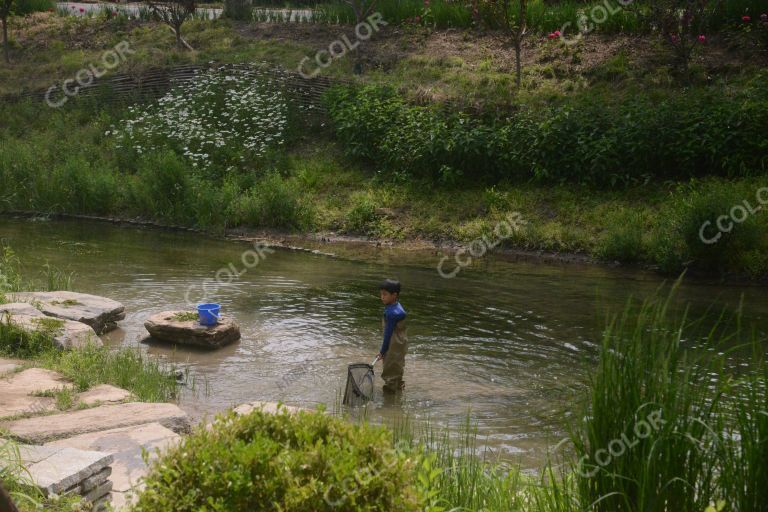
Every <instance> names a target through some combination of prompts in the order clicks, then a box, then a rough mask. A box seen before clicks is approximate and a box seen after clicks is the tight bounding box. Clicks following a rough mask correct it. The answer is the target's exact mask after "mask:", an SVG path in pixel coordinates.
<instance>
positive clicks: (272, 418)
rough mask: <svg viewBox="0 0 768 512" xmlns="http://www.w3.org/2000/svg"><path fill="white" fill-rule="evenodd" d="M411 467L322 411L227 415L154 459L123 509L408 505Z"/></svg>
mask: <svg viewBox="0 0 768 512" xmlns="http://www.w3.org/2000/svg"><path fill="white" fill-rule="evenodd" d="M414 469H415V468H414V464H413V462H412V461H411V460H410V459H409V458H408V457H407V455H406V454H405V453H403V452H400V451H397V450H394V449H393V448H392V438H391V433H389V432H387V430H385V429H383V428H376V427H371V426H367V425H354V424H352V423H349V422H347V421H344V420H343V419H340V418H335V417H332V416H329V415H326V414H323V413H322V412H315V413H309V412H298V413H296V414H292V413H289V412H287V411H285V410H283V411H280V412H279V413H277V414H269V413H265V412H262V411H259V410H257V411H254V412H252V413H250V414H248V415H245V416H241V417H236V416H235V415H234V413H230V414H229V415H224V416H220V417H219V418H218V419H217V421H216V423H215V424H214V426H213V428H210V429H209V428H205V427H201V428H198V429H197V430H195V431H194V432H193V433H192V435H190V436H188V437H186V438H184V439H183V440H182V441H181V443H180V444H179V445H178V446H176V447H174V448H171V449H170V450H169V451H167V452H166V453H165V454H164V455H162V456H161V457H160V458H159V459H158V460H157V461H156V462H155V463H153V464H152V466H151V470H150V474H149V475H148V476H147V477H146V479H145V482H146V489H145V490H144V491H143V492H142V494H141V495H140V496H139V498H138V501H137V503H136V505H135V506H134V507H132V509H131V510H132V511H133V512H144V511H152V512H155V511H157V510H163V511H166V512H182V511H203V510H206V511H222V512H224V511H232V510H274V511H279V510H290V511H295V512H301V511H307V512H310V511H311V512H321V511H329V512H330V511H340V512H343V511H376V510H380V511H387V512H389V511H408V510H412V511H416V510H420V509H419V508H418V502H417V494H416V490H415V489H414V486H413V483H412V475H413V473H414ZM182 482H183V485H180V483H182Z"/></svg>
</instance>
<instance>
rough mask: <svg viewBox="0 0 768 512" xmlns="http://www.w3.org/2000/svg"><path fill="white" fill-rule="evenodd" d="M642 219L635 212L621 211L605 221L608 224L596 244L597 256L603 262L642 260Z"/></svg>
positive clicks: (634, 261) (633, 261) (640, 215)
mask: <svg viewBox="0 0 768 512" xmlns="http://www.w3.org/2000/svg"><path fill="white" fill-rule="evenodd" d="M643 221H644V219H643V216H642V214H640V213H638V212H635V211H622V212H621V213H620V214H618V215H615V216H613V217H611V218H610V219H606V222H610V224H609V225H608V226H606V227H607V229H606V232H605V234H604V235H603V237H602V238H601V239H600V241H599V242H598V246H597V250H596V252H597V255H598V257H599V258H601V259H603V260H609V261H621V262H628V263H636V262H638V261H642V260H644V259H645V258H644V247H643V233H644V222H643Z"/></svg>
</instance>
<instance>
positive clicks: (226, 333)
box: [144, 311, 240, 348]
mask: <svg viewBox="0 0 768 512" xmlns="http://www.w3.org/2000/svg"><path fill="white" fill-rule="evenodd" d="M191 316H192V315H191V313H189V312H186V311H163V312H162V313H157V314H155V315H152V316H151V317H149V319H148V320H147V321H146V322H144V327H146V329H147V331H149V334H150V335H151V336H152V338H154V339H157V340H160V341H165V342H168V343H176V344H179V345H194V346H198V347H204V348H219V347H222V346H224V345H227V344H229V343H232V342H235V341H237V340H239V339H240V327H239V326H238V325H237V323H236V322H235V321H234V320H233V319H230V318H222V319H221V320H220V321H219V323H218V324H217V325H214V326H211V327H206V326H204V325H200V324H199V323H198V321H197V320H196V319H195V320H192V319H191ZM195 316H196V314H195ZM188 318H189V319H188Z"/></svg>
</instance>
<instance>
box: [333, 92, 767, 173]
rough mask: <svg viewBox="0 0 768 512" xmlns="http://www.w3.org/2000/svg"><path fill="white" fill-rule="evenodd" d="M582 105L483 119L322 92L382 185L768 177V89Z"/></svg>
mask: <svg viewBox="0 0 768 512" xmlns="http://www.w3.org/2000/svg"><path fill="white" fill-rule="evenodd" d="M603 100H604V98H602V97H599V96H598V97H594V96H586V95H585V96H582V97H579V98H575V99H573V100H570V101H569V103H568V104H566V105H558V106H552V107H546V108H542V109H540V110H538V111H533V110H530V109H526V108H525V107H522V106H521V107H520V108H519V109H518V110H517V111H516V112H515V113H514V114H513V115H510V116H500V115H496V114H489V115H487V116H479V115H473V116H470V115H467V114H463V113H456V112H448V111H445V110H438V109H437V108H436V107H434V106H429V107H425V106H415V105H409V104H407V103H406V102H405V101H404V100H403V98H401V97H400V96H399V95H398V94H397V93H396V92H395V91H394V90H393V89H391V88H387V87H379V86H364V87H359V88H355V87H351V86H350V87H338V88H335V89H332V90H331V91H330V92H329V93H328V94H327V95H326V102H327V105H328V110H329V113H330V117H331V120H332V122H333V126H334V129H335V131H336V135H337V137H338V138H339V139H340V140H341V141H342V143H343V144H344V145H345V147H346V148H347V153H348V154H349V155H350V156H353V157H358V158H363V159H365V160H369V161H371V162H376V164H377V165H379V166H381V171H383V172H385V173H386V174H387V176H388V177H389V178H391V179H398V180H403V179H416V180H429V181H432V182H437V183H439V182H453V181H456V179H457V178H461V179H463V180H464V181H466V182H473V183H474V182H477V181H490V182H497V181H499V180H505V179H506V180H510V181H516V182H520V181H528V180H531V179H535V180H538V181H541V182H544V183H553V182H554V183H561V182H572V183H582V184H587V185H595V186H602V187H606V186H616V185H634V184H638V183H644V182H646V181H648V180H649V179H651V178H663V179H673V180H685V179H689V178H692V177H701V176H710V175H715V176H726V177H735V176H751V175H755V174H762V173H764V172H765V170H766V160H765V157H764V156H763V155H765V154H766V152H768V139H766V138H765V137H763V136H762V132H763V130H764V128H763V127H764V126H766V125H768V90H766V88H764V87H760V86H758V85H757V84H754V85H753V86H751V87H748V88H746V89H744V90H743V91H741V92H740V94H739V95H738V96H727V95H723V94H721V93H720V92H717V91H703V90H702V91H697V92H696V93H695V94H694V93H690V94H686V95H679V96H675V97H672V98H671V99H666V100H658V99H655V98H651V97H648V96H643V95H637V96H636V97H635V98H633V99H631V100H628V101H625V102H622V103H618V104H606V103H605V101H603Z"/></svg>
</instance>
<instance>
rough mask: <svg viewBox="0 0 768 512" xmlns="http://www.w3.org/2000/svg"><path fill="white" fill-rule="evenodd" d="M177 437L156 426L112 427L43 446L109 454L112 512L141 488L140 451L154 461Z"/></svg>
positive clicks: (142, 466) (142, 467)
mask: <svg viewBox="0 0 768 512" xmlns="http://www.w3.org/2000/svg"><path fill="white" fill-rule="evenodd" d="M180 440H181V436H179V435H178V434H176V433H175V432H173V431H172V430H169V429H167V428H165V427H164V426H162V425H160V424H159V423H147V424H144V425H136V426H132V427H123V428H115V429H111V430H105V431H102V432H92V433H90V434H81V435H79V436H75V437H71V438H68V439H60V440H58V441H53V442H52V443H48V445H46V446H51V447H56V446H71V447H73V448H79V449H81V450H97V451H101V452H106V453H111V454H112V455H113V457H114V461H113V462H112V476H111V478H110V480H111V482H112V494H111V501H112V505H113V507H114V508H115V509H116V510H119V509H120V508H121V507H125V506H127V505H128V504H129V503H130V502H131V501H132V499H133V497H134V496H135V495H136V493H137V492H139V491H140V489H141V488H142V487H143V486H142V482H141V479H142V478H143V477H144V475H146V474H147V471H148V467H147V465H146V464H145V462H144V460H143V458H142V449H144V450H146V451H147V452H148V453H149V460H150V461H152V460H154V459H155V458H157V450H160V451H163V450H165V449H166V448H168V447H170V446H173V445H175V444H176V443H178V442H179V441H180Z"/></svg>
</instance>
